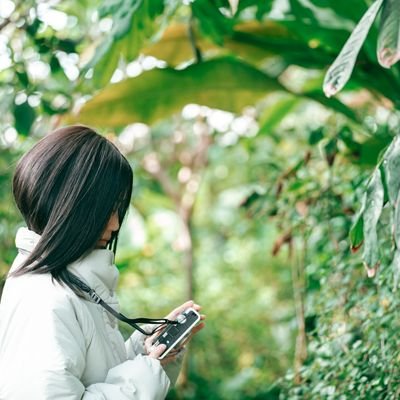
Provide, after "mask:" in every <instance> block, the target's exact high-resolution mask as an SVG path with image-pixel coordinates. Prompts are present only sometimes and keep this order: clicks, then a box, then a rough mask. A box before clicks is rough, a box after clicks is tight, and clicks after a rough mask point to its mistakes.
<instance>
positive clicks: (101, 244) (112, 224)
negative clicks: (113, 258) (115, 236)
mask: <svg viewBox="0 0 400 400" xmlns="http://www.w3.org/2000/svg"><path fill="white" fill-rule="evenodd" d="M118 229H119V220H118V212H117V211H116V212H114V213H113V214H112V215H111V217H110V219H109V221H108V223H107V226H106V229H105V230H104V232H103V234H102V235H101V238H100V240H99V241H98V242H97V244H96V248H97V249H103V248H105V247H106V245H107V243H108V242H109V240H110V239H111V235H112V233H113V232H115V231H117V230H118Z"/></svg>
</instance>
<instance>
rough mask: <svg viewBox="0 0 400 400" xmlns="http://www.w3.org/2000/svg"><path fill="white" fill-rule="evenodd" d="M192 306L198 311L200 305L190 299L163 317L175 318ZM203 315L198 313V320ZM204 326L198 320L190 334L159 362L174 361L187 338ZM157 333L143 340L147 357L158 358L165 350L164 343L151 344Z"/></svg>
mask: <svg viewBox="0 0 400 400" xmlns="http://www.w3.org/2000/svg"><path fill="white" fill-rule="evenodd" d="M189 307H192V308H193V309H194V310H196V311H197V312H199V311H200V310H201V306H199V305H198V304H195V303H194V302H193V301H192V300H190V301H187V302H186V303H184V304H182V305H181V306H179V307H177V308H175V309H174V310H173V311H171V312H170V313H169V314H168V315H167V316H166V317H165V318H167V319H170V320H172V321H173V320H175V319H176V318H177V317H178V315H179V314H181V313H182V312H183V311H184V310H186V309H187V308H189ZM205 318H206V317H205V315H200V320H201V321H204V319H205ZM204 326H205V323H204V322H200V323H199V324H198V325H196V326H195V327H194V328H193V329H192V331H191V333H190V335H188V336H187V337H186V338H185V339H184V340H182V342H181V343H179V345H178V346H177V347H175V348H174V349H173V350H171V352H170V353H169V354H168V356H167V357H165V358H164V359H162V360H161V364H162V365H165V364H168V363H170V362H172V361H175V360H176V358H177V356H178V354H179V353H180V352H181V351H182V350H183V349H184V348H185V345H186V344H187V343H188V342H189V340H190V339H191V338H192V337H193V335H195V334H196V333H197V332H199V331H200V330H201V329H203V328H204ZM158 335H159V333H155V334H154V335H152V336H150V337H149V338H147V339H146V340H145V342H144V343H145V349H146V351H147V353H148V355H149V357H152V358H156V359H157V358H158V357H160V356H161V354H162V353H163V352H164V351H165V349H166V346H165V344H160V345H158V346H157V347H155V346H153V343H154V342H155V340H156V338H157V337H158Z"/></svg>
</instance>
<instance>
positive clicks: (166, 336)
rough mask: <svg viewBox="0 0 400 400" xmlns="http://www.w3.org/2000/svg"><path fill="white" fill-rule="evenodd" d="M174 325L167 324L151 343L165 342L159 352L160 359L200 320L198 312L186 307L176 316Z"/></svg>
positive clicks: (155, 344)
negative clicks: (162, 351)
mask: <svg viewBox="0 0 400 400" xmlns="http://www.w3.org/2000/svg"><path fill="white" fill-rule="evenodd" d="M176 321H177V322H178V323H177V324H176V325H167V326H166V327H165V328H164V329H163V330H162V331H161V333H160V335H159V336H158V337H157V339H156V341H155V342H154V343H153V345H154V346H158V345H160V344H165V345H166V346H167V348H166V349H165V351H164V353H162V354H161V356H160V357H159V360H162V359H163V358H164V357H166V356H167V354H168V353H169V352H170V351H171V350H172V349H173V348H174V347H176V346H177V345H178V344H179V343H180V342H181V341H182V340H183V339H184V338H185V337H186V336H188V335H189V334H190V331H191V330H192V329H193V327H194V326H195V325H196V324H197V323H198V322H199V321H200V314H199V313H198V312H197V311H196V310H194V309H193V308H187V309H186V310H185V311H183V312H182V313H181V314H179V315H178V317H177V318H176Z"/></svg>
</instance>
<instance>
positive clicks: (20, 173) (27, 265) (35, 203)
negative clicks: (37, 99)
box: [13, 125, 133, 295]
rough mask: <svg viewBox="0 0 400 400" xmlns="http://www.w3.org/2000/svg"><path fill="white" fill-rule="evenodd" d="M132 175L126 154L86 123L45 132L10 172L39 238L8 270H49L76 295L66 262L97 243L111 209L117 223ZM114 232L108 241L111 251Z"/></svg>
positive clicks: (127, 199) (16, 194)
mask: <svg viewBox="0 0 400 400" xmlns="http://www.w3.org/2000/svg"><path fill="white" fill-rule="evenodd" d="M132 180H133V173H132V169H131V167H130V165H129V163H128V161H127V160H126V158H125V157H124V156H123V155H122V154H121V153H120V152H119V150H118V149H117V147H116V146H115V145H114V144H112V143H111V142H110V141H109V140H107V139H106V138H105V137H103V136H101V135H99V134H98V133H96V132H95V131H94V130H92V129H91V128H89V127H86V126H81V125H74V126H69V127H64V128H60V129H57V130H56V131H54V132H53V133H51V134H49V135H47V136H45V137H44V138H43V139H42V140H40V141H39V142H38V143H37V144H36V145H35V146H34V147H33V148H32V149H31V150H30V151H28V152H27V153H26V154H25V155H24V156H23V157H22V158H21V160H20V161H19V162H18V164H17V167H16V171H15V174H14V179H13V193H14V198H15V201H16V204H17V206H18V208H19V210H20V211H21V214H22V216H23V217H24V219H25V222H26V224H27V226H28V228H29V229H30V230H32V231H34V232H36V233H37V234H39V235H41V238H40V240H39V242H38V243H37V245H36V247H35V248H34V250H33V251H32V253H31V254H30V255H29V256H28V258H27V259H26V260H25V262H24V263H23V264H22V265H21V266H20V267H19V268H18V270H17V271H15V272H14V273H13V275H14V276H18V275H22V274H25V273H28V272H30V273H51V275H52V276H53V278H54V279H55V280H57V281H58V282H59V283H61V284H66V285H67V286H69V287H70V288H71V289H72V290H73V291H74V292H75V293H77V294H78V295H81V293H80V291H79V290H78V289H77V288H76V287H75V286H74V284H73V276H72V275H71V274H70V273H69V272H68V270H67V269H66V267H67V265H68V264H70V263H72V262H74V261H76V260H78V259H79V258H80V257H82V256H84V255H86V254H87V253H88V252H90V251H91V250H93V249H94V248H95V247H96V244H97V242H98V240H99V239H100V238H101V235H102V233H103V231H104V230H105V228H106V226H107V223H108V221H109V219H110V217H111V215H112V214H113V213H114V212H118V217H119V224H120V226H121V224H122V221H123V219H124V217H125V214H126V211H127V209H128V207H129V203H130V198H131V194H132ZM118 232H119V231H116V232H113V236H112V239H111V240H110V242H109V243H108V248H109V249H110V250H112V251H113V252H114V254H115V252H116V248H117V242H118Z"/></svg>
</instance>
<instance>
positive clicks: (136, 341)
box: [125, 325, 186, 386]
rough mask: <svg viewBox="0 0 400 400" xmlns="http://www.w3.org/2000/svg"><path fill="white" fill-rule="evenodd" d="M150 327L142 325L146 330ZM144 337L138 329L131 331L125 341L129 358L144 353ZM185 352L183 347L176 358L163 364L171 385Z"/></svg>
mask: <svg viewBox="0 0 400 400" xmlns="http://www.w3.org/2000/svg"><path fill="white" fill-rule="evenodd" d="M152 328H153V327H152V326H147V325H146V326H145V327H144V329H145V331H146V332H148V331H150V330H151V329H152ZM145 339H146V336H145V335H143V334H142V333H140V332H139V331H135V332H133V334H132V335H131V336H130V338H129V339H128V340H127V341H126V342H125V347H126V352H127V354H128V358H129V359H134V358H135V357H137V355H139V354H146V350H145V348H144V341H145ZM185 352H186V350H185V349H183V350H182V351H180V352H179V354H178V356H177V358H176V360H174V361H172V362H169V363H168V364H166V365H164V366H163V368H164V371H165V373H166V374H167V376H168V379H169V381H170V383H171V386H174V385H175V384H176V381H177V380H178V376H179V373H180V372H181V369H182V362H183V357H184V355H185Z"/></svg>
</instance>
